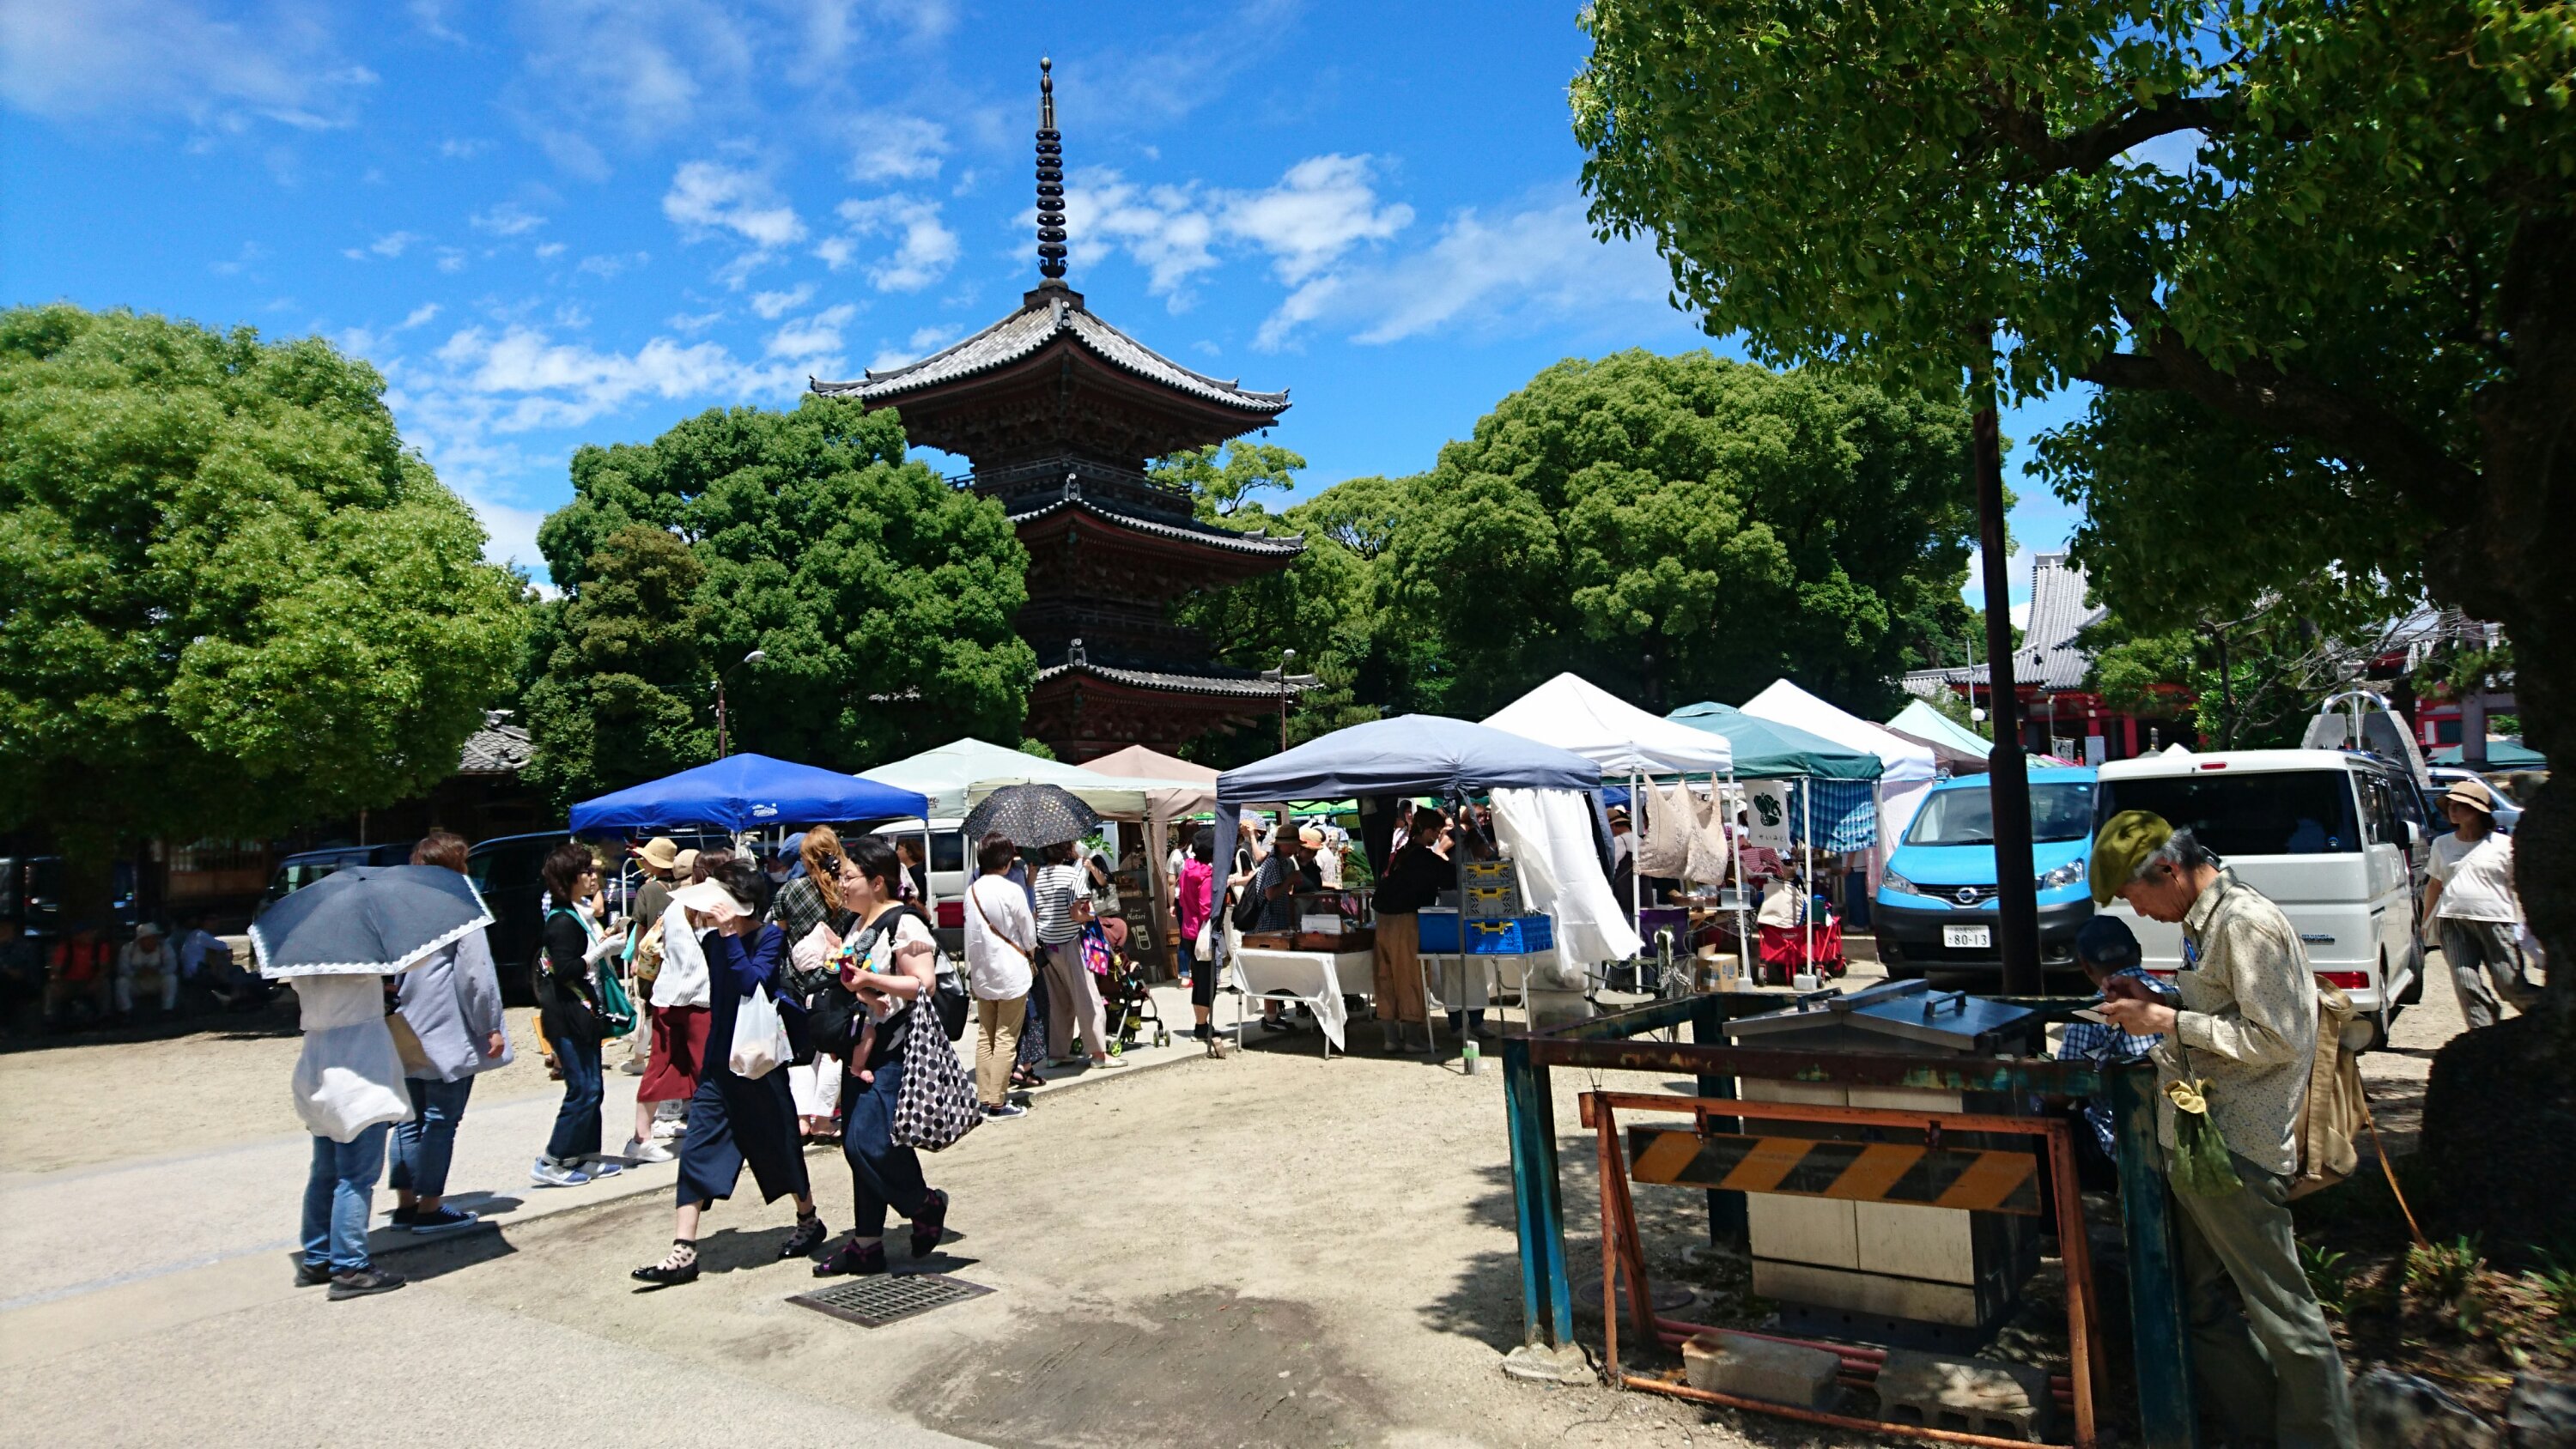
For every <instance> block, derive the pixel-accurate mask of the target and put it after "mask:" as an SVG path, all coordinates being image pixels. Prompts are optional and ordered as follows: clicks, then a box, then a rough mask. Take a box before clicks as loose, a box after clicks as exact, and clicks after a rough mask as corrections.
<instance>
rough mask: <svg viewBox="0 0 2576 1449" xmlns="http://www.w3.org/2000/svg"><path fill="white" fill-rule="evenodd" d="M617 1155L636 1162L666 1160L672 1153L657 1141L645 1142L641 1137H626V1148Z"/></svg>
mask: <svg viewBox="0 0 2576 1449" xmlns="http://www.w3.org/2000/svg"><path fill="white" fill-rule="evenodd" d="M618 1155H619V1156H621V1157H630V1158H633V1159H634V1160H635V1161H637V1162H668V1161H670V1160H671V1158H672V1156H673V1153H672V1151H671V1149H670V1148H668V1147H665V1146H663V1145H662V1144H661V1143H660V1142H659V1141H653V1142H646V1141H644V1140H643V1139H641V1138H636V1137H629V1138H627V1139H626V1150H625V1151H624V1152H621V1153H619V1154H618Z"/></svg>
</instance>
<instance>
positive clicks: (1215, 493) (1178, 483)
mask: <svg viewBox="0 0 2576 1449" xmlns="http://www.w3.org/2000/svg"><path fill="white" fill-rule="evenodd" d="M1219 452H1222V453H1223V454H1224V460H1223V461H1222V462H1220V461H1219V460H1218V454H1219ZM1305 466H1306V459H1305V458H1304V456H1303V455H1301V454H1297V453H1292V452H1290V451H1289V450H1288V449H1286V448H1282V447H1279V446H1277V445H1275V444H1271V443H1256V442H1249V441H1246V440H1244V439H1240V438H1238V439H1236V440H1235V441H1233V442H1231V443H1228V444H1226V445H1224V447H1223V448H1222V449H1219V448H1216V447H1206V448H1184V449H1182V450H1181V451H1180V452H1177V453H1173V454H1171V455H1169V456H1168V457H1162V458H1157V459H1155V460H1154V461H1153V463H1152V464H1151V465H1150V466H1149V467H1148V469H1147V471H1148V472H1149V473H1151V474H1152V475H1153V477H1154V478H1155V479H1157V480H1158V481H1160V482H1162V483H1165V484H1168V485H1171V486H1175V487H1179V488H1182V489H1185V490H1187V491H1188V493H1189V495H1190V502H1191V506H1192V508H1193V509H1194V510H1195V511H1196V512H1197V514H1198V516H1199V519H1200V520H1201V521H1202V522H1206V523H1223V522H1227V521H1228V520H1231V519H1232V518H1234V516H1235V515H1236V514H1238V513H1242V512H1244V511H1246V510H1247V509H1257V508H1258V506H1259V505H1258V503H1257V501H1256V495H1258V494H1262V493H1284V492H1286V491H1288V490H1289V489H1291V488H1293V487H1295V486H1296V484H1297V474H1298V472H1299V471H1300V470H1301V469H1303V468H1304V467H1305Z"/></svg>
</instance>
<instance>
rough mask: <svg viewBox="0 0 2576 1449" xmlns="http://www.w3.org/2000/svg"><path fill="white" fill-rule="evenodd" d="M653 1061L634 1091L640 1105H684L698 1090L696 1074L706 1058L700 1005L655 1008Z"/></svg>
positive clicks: (704, 1014)
mask: <svg viewBox="0 0 2576 1449" xmlns="http://www.w3.org/2000/svg"><path fill="white" fill-rule="evenodd" d="M651 1011H652V1016H653V1058H652V1060H651V1061H648V1062H646V1063H645V1064H644V1080H643V1081H642V1082H641V1083H639V1084H638V1085H637V1086H636V1088H635V1100H637V1101H639V1102H684V1101H687V1100H688V1099H689V1097H690V1096H692V1095H693V1094H695V1093H696V1091H697V1090H698V1075H699V1073H700V1072H701V1071H703V1070H704V1068H705V1064H706V1059H707V1009H706V1008H705V1007H703V1006H656V1007H653V1008H651Z"/></svg>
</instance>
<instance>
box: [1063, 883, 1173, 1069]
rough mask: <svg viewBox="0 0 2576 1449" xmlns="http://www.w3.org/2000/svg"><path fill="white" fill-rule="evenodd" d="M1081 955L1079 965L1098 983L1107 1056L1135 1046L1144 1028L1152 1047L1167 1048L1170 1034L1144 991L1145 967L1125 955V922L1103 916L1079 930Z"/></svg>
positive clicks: (1170, 1042) (1160, 1013) (1152, 997)
mask: <svg viewBox="0 0 2576 1449" xmlns="http://www.w3.org/2000/svg"><path fill="white" fill-rule="evenodd" d="M1082 955H1083V965H1085V966H1087V967H1089V968H1090V969H1091V972H1092V975H1093V976H1094V977H1096V978H1097V979H1098V980H1099V982H1100V1001H1101V1007H1102V1012H1101V1016H1102V1020H1103V1021H1104V1022H1105V1023H1106V1024H1107V1029H1108V1036H1109V1053H1110V1055H1112V1056H1118V1055H1121V1054H1123V1053H1124V1052H1125V1051H1126V1050H1127V1049H1128V1048H1129V1047H1132V1046H1135V1045H1137V1044H1138V1043H1137V1038H1138V1037H1139V1036H1140V1035H1142V1034H1143V1033H1144V1031H1145V1030H1146V1028H1148V1027H1151V1028H1152V1029H1153V1044H1154V1045H1155V1046H1158V1047H1160V1046H1170V1045H1171V1044H1172V1032H1171V1029H1170V1028H1169V1027H1167V1026H1165V1025H1163V1016H1162V1012H1161V1010H1160V1009H1159V1008H1157V1007H1156V1006H1155V1005H1154V994H1153V992H1151V991H1150V990H1147V989H1146V983H1145V968H1144V966H1143V965H1142V964H1141V963H1139V962H1137V961H1136V960H1135V959H1134V958H1132V957H1131V956H1129V955H1128V952H1127V922H1126V921H1124V920H1123V919H1121V918H1119V917H1117V916H1103V917H1102V918H1100V919H1099V920H1097V921H1095V922H1093V923H1092V924H1091V925H1090V926H1089V927H1088V928H1086V929H1085V930H1084V931H1083V940H1082Z"/></svg>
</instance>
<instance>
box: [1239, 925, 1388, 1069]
mask: <svg viewBox="0 0 2576 1449" xmlns="http://www.w3.org/2000/svg"><path fill="white" fill-rule="evenodd" d="M1236 940H1237V941H1240V940H1241V938H1240V937H1237V938H1236ZM1232 951H1233V955H1232V958H1231V960H1230V961H1229V963H1228V964H1229V965H1231V966H1232V967H1233V968H1234V973H1235V977H1234V979H1235V981H1236V982H1237V983H1238V984H1239V985H1241V986H1242V988H1243V1012H1244V1020H1245V1021H1249V1020H1250V1019H1251V1015H1252V1003H1253V1001H1254V1000H1255V999H1256V998H1258V999H1260V1000H1264V1001H1298V1002H1303V1003H1305V1004H1306V1005H1307V1006H1309V1007H1311V1008H1313V1010H1314V1013H1315V1021H1316V1023H1317V1024H1318V1025H1320V1026H1322V1027H1323V1029H1324V1055H1325V1056H1326V1057H1330V1056H1331V1055H1332V1054H1333V1051H1334V1049H1335V1048H1337V1047H1338V1048H1340V1049H1341V1050H1343V1051H1346V1052H1347V1051H1349V1050H1350V1048H1349V1047H1347V1046H1345V1045H1343V1040H1342V1029H1343V1027H1344V1025H1345V1024H1346V1023H1347V1022H1348V1020H1349V1017H1350V1011H1349V1009H1348V1007H1346V1006H1345V1005H1344V1004H1343V1002H1342V998H1343V997H1344V996H1346V995H1348V996H1368V995H1370V994H1371V992H1372V989H1373V988H1374V986H1375V985H1376V975H1377V966H1376V954H1375V953H1374V952H1370V951H1279V950H1271V949H1267V948H1263V947H1258V946H1242V945H1235V946H1233V947H1232ZM1242 1038H1243V1022H1240V1021H1239V1022H1237V1023H1236V1024H1235V1042H1236V1045H1237V1046H1238V1047H1240V1046H1241V1045H1242Z"/></svg>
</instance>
